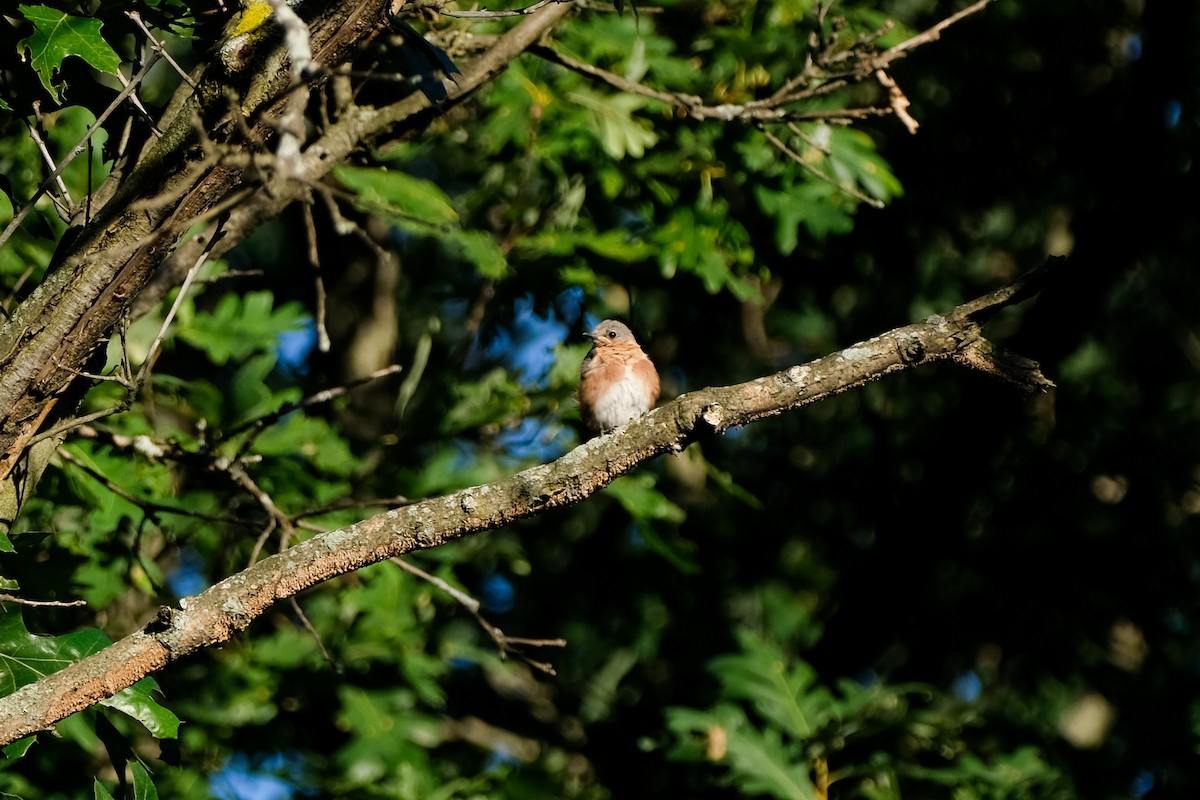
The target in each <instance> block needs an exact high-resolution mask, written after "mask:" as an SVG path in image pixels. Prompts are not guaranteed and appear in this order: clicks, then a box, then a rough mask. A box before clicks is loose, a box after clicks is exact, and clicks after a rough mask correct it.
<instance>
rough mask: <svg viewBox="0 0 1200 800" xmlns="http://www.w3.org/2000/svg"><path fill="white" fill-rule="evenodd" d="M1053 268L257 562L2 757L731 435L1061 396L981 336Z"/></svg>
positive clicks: (155, 633)
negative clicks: (481, 540)
mask: <svg viewBox="0 0 1200 800" xmlns="http://www.w3.org/2000/svg"><path fill="white" fill-rule="evenodd" d="M550 8H555V7H554V6H551V7H550ZM1055 263H1057V262H1048V263H1047V265H1046V266H1044V267H1042V268H1040V269H1038V270H1035V271H1034V272H1032V273H1030V274H1029V275H1028V276H1026V277H1025V278H1023V279H1022V280H1020V281H1018V282H1017V283H1016V284H1014V285H1013V286H1010V287H1006V288H1005V289H1001V290H998V291H996V292H992V293H990V294H988V295H985V296H983V297H981V298H978V299H977V300H973V301H971V302H969V303H965V304H963V305H962V306H959V307H958V308H956V309H954V310H953V311H951V312H950V313H948V314H946V315H944V316H934V317H931V318H929V319H927V320H925V321H923V322H919V323H916V324H913V325H907V326H904V327H901V328H896V329H894V330H891V331H888V332H887V333H884V334H881V335H879V336H876V337H874V338H872V339H869V340H867V341H864V342H859V343H858V344H855V345H852V346H850V347H847V348H845V349H843V350H841V351H839V352H837V353H834V354H832V355H829V356H826V357H824V358H821V359H818V360H816V361H813V362H811V363H809V364H804V365H798V366H794V367H791V368H790V369H787V370H784V371H782V372H778V373H775V374H774V375H768V376H765V377H762V378H758V379H755V380H752V381H748V382H746V383H741V384H737V385H734V386H724V387H716V388H709V389H703V390H700V391H696V392H690V393H688V394H685V395H682V396H681V397H678V398H676V399H675V400H673V401H671V402H669V403H666V404H665V405H663V406H661V407H659V408H657V409H655V410H653V411H651V412H650V413H648V414H646V415H645V416H643V417H640V418H638V419H636V420H634V421H633V422H631V423H630V424H629V425H628V426H627V427H625V428H620V429H618V430H616V431H614V432H613V433H611V434H608V435H606V436H601V437H598V438H596V439H593V440H591V441H589V442H587V443H585V444H582V445H580V446H579V447H577V448H575V449H574V450H572V451H571V452H569V453H567V454H566V455H564V456H562V457H561V458H559V459H557V460H555V461H552V462H550V463H549V464H542V465H540V466H536V467H533V468H530V469H527V470H524V471H522V472H518V473H517V474H515V475H513V476H511V477H509V478H505V479H504V480H501V481H497V482H496V483H492V484H488V485H485V486H476V487H472V488H469V489H463V490H461V491H459V492H455V493H453V494H449V495H446V496H444V497H436V498H432V499H429V500H425V501H422V502H418V503H413V504H411V505H407V506H404V507H402V508H397V509H393V510H391V511H387V512H385V513H383V514H379V515H377V516H374V517H371V518H369V519H366V520H363V521H362V522H359V523H356V524H354V525H351V526H349V527H346V528H342V529H340V530H336V531H331V532H329V533H324V534H320V535H318V536H315V537H313V538H312V539H309V540H308V541H305V542H303V543H301V544H299V545H296V546H295V547H292V548H290V549H288V550H285V551H283V552H281V553H278V554H276V555H273V556H270V557H269V558H266V559H263V560H262V561H259V562H257V563H255V564H253V565H252V566H250V567H248V568H247V569H245V570H243V571H242V572H239V573H238V574H236V575H233V576H231V577H229V578H226V579H225V580H223V581H221V582H220V583H217V584H216V585H214V586H212V587H211V588H209V589H208V590H206V591H205V592H203V593H202V594H200V595H198V596H196V597H188V598H185V599H184V600H181V601H180V604H179V607H178V608H165V607H164V608H163V609H162V610H161V611H160V613H159V615H158V617H157V618H156V619H154V620H153V621H151V622H150V623H149V624H148V625H147V626H146V627H145V628H144V629H142V630H141V631H138V632H137V633H134V634H132V635H130V636H127V637H126V638H124V639H122V640H121V641H119V642H116V643H115V644H113V645H111V646H109V647H108V648H106V649H104V650H102V651H100V652H99V653H97V654H95V655H93V656H90V657H88V658H86V659H84V660H82V661H79V662H77V663H75V664H72V665H71V666H69V667H67V668H66V669H64V670H62V671H61V672H56V673H54V674H52V675H48V676H46V677H45V678H43V679H42V680H40V681H38V682H37V683H33V684H29V685H27V686H25V687H22V688H21V689H19V690H17V691H16V692H15V693H13V694H11V695H9V696H7V697H4V698H2V699H0V744H7V743H9V742H12V741H15V740H17V739H19V738H21V737H23V736H27V735H29V734H31V733H34V732H36V731H39V730H44V729H46V728H48V727H49V726H51V725H53V724H54V723H55V722H57V721H58V720H60V719H63V718H64V717H66V716H67V715H69V714H71V713H74V712H76V711H79V710H81V709H84V708H87V707H88V706H90V705H92V704H94V703H96V702H98V701H100V700H103V699H104V698H107V697H110V696H112V695H113V694H115V693H117V692H119V691H121V690H122V689H124V688H126V687H128V686H130V685H132V684H133V683H134V682H135V681H137V680H139V679H140V678H142V677H144V676H146V675H148V674H150V673H152V672H155V671H157V670H160V669H162V668H163V667H165V666H166V665H167V664H170V663H171V662H173V661H175V660H177V659H179V658H182V657H184V656H186V655H188V654H190V653H194V652H196V651H197V650H200V649H202V648H204V647H209V646H211V645H214V644H219V643H221V642H224V641H227V640H229V639H230V638H232V637H233V636H234V635H235V634H237V633H238V632H240V631H242V630H245V629H246V628H247V627H248V626H249V625H250V623H251V622H252V621H253V620H254V619H256V618H257V617H259V616H260V615H262V614H263V613H264V612H265V611H266V610H267V609H268V608H270V607H271V605H273V604H274V603H276V602H278V601H279V600H283V599H287V598H290V597H293V596H295V595H296V594H297V593H298V592H300V591H303V590H304V589H307V588H309V587H311V586H313V585H315V584H318V583H320V582H322V581H326V580H329V579H330V578H334V577H336V576H338V575H342V574H345V573H347V572H351V571H353V570H356V569H359V568H361V567H365V566H367V565H369V564H374V563H377V562H379V561H382V560H384V559H388V558H392V557H395V556H399V555H403V554H405V553H409V552H412V551H414V550H423V549H428V548H432V547H437V546H439V545H441V544H444V543H446V542H449V541H453V540H455V539H460V538H462V537H464V536H467V535H470V534H474V533H478V532H480V531H485V530H488V529H491V528H497V527H500V526H502V525H506V524H508V523H510V522H513V521H515V520H519V519H522V518H526V517H531V516H534V515H537V514H540V513H542V512H544V511H546V510H548V509H551V508H557V507H560V506H565V505H569V504H572V503H577V502H579V501H581V500H583V499H585V498H587V497H590V496H591V495H592V494H594V493H595V492H597V491H598V490H599V489H601V488H603V487H605V486H607V485H608V484H609V483H611V482H612V481H613V480H614V479H616V478H617V477H619V476H621V475H623V474H625V473H627V472H629V471H630V470H632V469H634V468H635V467H637V466H638V465H639V464H642V463H644V462H646V461H647V460H649V459H651V458H653V457H654V456H656V455H659V454H661V453H665V452H670V451H678V450H681V449H682V448H683V447H685V446H686V445H687V444H688V443H690V442H692V441H694V440H697V439H701V438H704V437H707V436H713V435H715V434H718V433H721V432H723V431H725V430H728V429H729V428H731V427H735V426H739V425H745V424H748V423H751V422H754V421H755V420H759V419H762V418H764V417H769V416H774V415H777V414H781V413H783V412H785V411H789V410H791V409H796V408H800V407H802V406H806V405H809V404H812V403H815V402H817V401H818V400H821V399H824V398H826V397H829V396H831V395H835V394H840V393H841V392H845V391H847V390H850V389H853V388H855V387H858V386H861V385H863V384H865V383H867V382H869V381H873V380H877V379H879V378H882V377H883V376H885V375H890V374H892V373H894V372H899V371H901V370H905V369H911V368H913V367H916V366H919V365H922V364H926V363H929V362H932V361H945V360H951V361H956V362H958V363H961V364H964V365H966V366H969V367H973V368H977V367H980V366H982V367H983V368H984V369H986V371H987V372H988V373H989V374H992V375H995V376H998V377H1001V378H1003V379H1004V380H1006V381H1007V382H1009V383H1011V384H1013V385H1016V386H1019V387H1020V388H1022V389H1023V390H1024V391H1026V392H1036V391H1044V390H1046V389H1048V388H1049V387H1051V386H1053V384H1052V383H1051V382H1050V381H1049V380H1047V379H1046V378H1045V376H1043V375H1042V374H1041V372H1040V371H1039V370H1038V368H1037V365H1036V364H1034V363H1033V362H1031V361H1028V360H1026V359H1020V358H1019V357H1013V358H1001V357H997V355H996V354H997V353H998V352H1000V351H999V348H998V346H997V345H995V344H994V343H992V342H990V341H988V340H987V339H986V338H984V336H983V333H982V325H983V323H984V322H985V321H986V320H987V319H989V318H990V317H991V316H992V315H993V314H995V313H996V312H997V311H998V310H999V309H1000V308H1003V307H1004V306H1007V305H1010V304H1012V303H1014V302H1019V301H1020V300H1022V299H1024V298H1025V297H1027V296H1029V295H1030V294H1032V293H1033V292H1036V291H1037V290H1038V288H1039V287H1040V285H1041V284H1042V282H1043V281H1044V280H1045V278H1046V276H1047V274H1048V272H1049V271H1050V269H1051V268H1052V267H1053V266H1054V264H1055Z"/></svg>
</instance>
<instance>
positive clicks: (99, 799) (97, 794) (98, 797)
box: [92, 778, 113, 800]
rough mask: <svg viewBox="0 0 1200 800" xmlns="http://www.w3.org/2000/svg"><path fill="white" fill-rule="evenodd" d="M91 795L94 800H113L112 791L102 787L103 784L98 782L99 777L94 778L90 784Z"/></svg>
mask: <svg viewBox="0 0 1200 800" xmlns="http://www.w3.org/2000/svg"><path fill="white" fill-rule="evenodd" d="M92 795H93V797H94V798H95V800H113V796H112V792H110V791H109V790H108V789H105V788H104V784H103V783H101V782H100V779H99V778H96V779H95V783H94V784H93V785H92Z"/></svg>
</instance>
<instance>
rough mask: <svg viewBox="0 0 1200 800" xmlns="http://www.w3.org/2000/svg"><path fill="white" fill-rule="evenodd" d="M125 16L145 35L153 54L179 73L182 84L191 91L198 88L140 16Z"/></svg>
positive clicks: (130, 13)
mask: <svg viewBox="0 0 1200 800" xmlns="http://www.w3.org/2000/svg"><path fill="white" fill-rule="evenodd" d="M125 16H127V17H129V18H130V19H131V20H133V21H134V24H136V25H137V26H138V27H139V28H141V29H142V33H143V34H145V36H146V39H147V40H148V41H149V42H150V46H151V47H152V48H154V52H156V53H158V54H159V55H160V56H162V57H163V58H165V59H166V60H167V63H168V64H170V65H171V66H172V67H174V68H175V71H176V72H177V73H179V77H181V78H183V81H184V83H186V84H187V85H188V86H191V87H192V89H199V88H200V87H199V86H197V85H196V82H195V81H194V80H192V76H191V75H188V74H187V70H185V69H184V68H183V67H181V66H179V62H177V61H176V60H175V59H174V58H172V57H171V54H170V53H169V52H167V48H166V47H165V46H164V45H163V43H162V42H160V41H159V40H158V39H155V38H154V34H153V33H151V32H150V29H149V28H147V27H146V23H144V22H142V16H141V14H139V13H138V12H136V11H126V12H125Z"/></svg>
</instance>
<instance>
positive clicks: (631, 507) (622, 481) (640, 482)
mask: <svg viewBox="0 0 1200 800" xmlns="http://www.w3.org/2000/svg"><path fill="white" fill-rule="evenodd" d="M604 491H605V492H606V493H607V494H609V495H612V496H613V497H615V498H616V499H617V502H618V503H620V504H621V506H622V507H623V508H624V509H625V510H626V511H628V512H629V516H631V517H633V518H634V519H637V520H665V521H667V522H674V523H680V522H683V521H684V519H686V518H687V512H686V511H684V510H683V509H682V508H681V507H679V506H678V505H676V504H675V503H672V502H671V501H670V500H668V499H667V496H666V495H664V494H663V493H662V492H660V491H658V489H656V488H654V476H653V475H650V474H647V473H644V472H639V473H637V474H636V475H626V476H624V477H621V478H617V479H616V480H615V481H613V482H612V483H610V484H609V485H608V487H607V488H606V489H605V490H604Z"/></svg>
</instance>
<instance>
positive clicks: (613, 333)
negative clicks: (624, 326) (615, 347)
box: [608, 331, 617, 339]
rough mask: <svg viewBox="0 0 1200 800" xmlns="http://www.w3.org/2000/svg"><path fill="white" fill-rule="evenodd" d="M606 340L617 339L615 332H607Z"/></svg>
mask: <svg viewBox="0 0 1200 800" xmlns="http://www.w3.org/2000/svg"><path fill="white" fill-rule="evenodd" d="M608 338H610V339H615V338H617V332H616V331H609V332H608Z"/></svg>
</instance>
